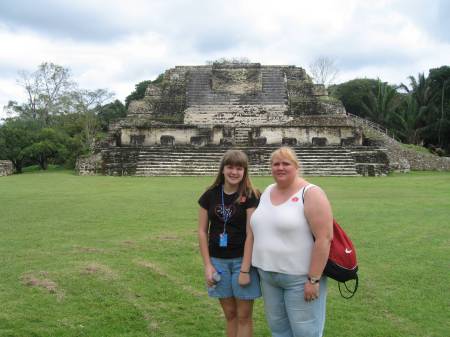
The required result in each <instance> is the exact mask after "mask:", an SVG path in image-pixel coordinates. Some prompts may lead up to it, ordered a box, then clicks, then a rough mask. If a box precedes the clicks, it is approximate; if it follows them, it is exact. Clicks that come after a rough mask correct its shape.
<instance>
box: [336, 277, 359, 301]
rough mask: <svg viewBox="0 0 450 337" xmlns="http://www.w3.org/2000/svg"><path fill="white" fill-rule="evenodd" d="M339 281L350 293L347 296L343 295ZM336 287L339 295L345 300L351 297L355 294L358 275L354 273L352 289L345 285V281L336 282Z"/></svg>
mask: <svg viewBox="0 0 450 337" xmlns="http://www.w3.org/2000/svg"><path fill="white" fill-rule="evenodd" d="M341 283H342V284H343V285H344V287H345V289H346V290H347V293H349V294H350V295H349V296H344V294H343V293H342V290H341ZM338 287H339V293H340V294H341V296H342V297H343V298H345V299H346V300H348V299H350V298H352V297H353V296H354V295H355V293H356V290H358V275H356V278H355V286H354V287H353V290H351V289H349V287H348V286H347V283H346V282H338Z"/></svg>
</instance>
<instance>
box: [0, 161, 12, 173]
mask: <svg viewBox="0 0 450 337" xmlns="http://www.w3.org/2000/svg"><path fill="white" fill-rule="evenodd" d="M13 173H14V166H13V163H12V162H11V161H9V160H0V177H2V176H9V175H11V174H13Z"/></svg>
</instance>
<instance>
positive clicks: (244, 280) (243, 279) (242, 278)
mask: <svg viewBox="0 0 450 337" xmlns="http://www.w3.org/2000/svg"><path fill="white" fill-rule="evenodd" d="M238 283H239V285H240V286H241V287H245V286H248V285H249V284H250V273H239V279H238Z"/></svg>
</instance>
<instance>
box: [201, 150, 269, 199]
mask: <svg viewBox="0 0 450 337" xmlns="http://www.w3.org/2000/svg"><path fill="white" fill-rule="evenodd" d="M226 165H235V166H240V167H243V168H244V176H243V177H242V180H241V182H240V183H239V187H238V198H237V199H236V202H240V200H241V198H242V197H243V196H245V197H246V198H250V197H251V196H252V195H253V196H255V197H256V198H258V197H259V195H260V193H259V191H258V190H257V189H256V188H255V187H253V184H252V182H251V180H250V177H249V175H248V157H247V155H246V154H245V153H244V152H242V151H240V150H228V151H227V152H225V154H224V155H223V157H222V160H221V161H220V167H219V172H218V173H217V176H216V179H215V180H214V183H213V184H212V185H211V186H210V187H209V189H212V188H214V187H217V186H220V185H223V184H224V183H225V177H224V176H223V169H224V167H225V166H226Z"/></svg>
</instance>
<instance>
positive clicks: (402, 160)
mask: <svg viewBox="0 0 450 337" xmlns="http://www.w3.org/2000/svg"><path fill="white" fill-rule="evenodd" d="M389 152H390V153H389V157H390V158H391V161H392V165H391V166H392V169H393V170H394V171H400V172H403V171H408V167H409V169H410V170H416V171H450V158H449V157H439V156H436V155H433V154H431V153H422V152H417V151H414V150H411V149H406V148H402V147H400V146H389Z"/></svg>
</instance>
